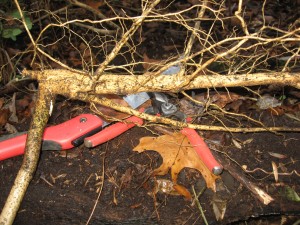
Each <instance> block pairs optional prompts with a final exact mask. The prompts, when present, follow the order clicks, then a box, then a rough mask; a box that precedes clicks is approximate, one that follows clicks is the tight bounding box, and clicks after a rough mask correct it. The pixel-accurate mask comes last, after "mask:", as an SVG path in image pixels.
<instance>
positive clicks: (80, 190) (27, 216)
mask: <svg viewBox="0 0 300 225" xmlns="http://www.w3.org/2000/svg"><path fill="white" fill-rule="evenodd" d="M70 116H73V115H70V114H69V115H64V116H60V117H59V119H57V118H55V119H54V118H53V117H52V118H51V120H50V123H52V124H55V123H58V122H62V121H63V120H66V119H67V118H68V117H70ZM264 118H266V119H272V121H273V122H274V121H276V124H277V125H280V124H286V125H289V126H297V125H298V126H299V122H295V121H293V120H291V119H289V118H287V117H285V116H281V117H271V116H265V117H264ZM55 121H56V122H55ZM27 122H28V121H27ZM297 123H298V124H297ZM24 124H25V126H23V129H26V126H28V125H26V124H28V123H24ZM143 136H153V134H152V133H151V132H150V131H149V130H146V129H144V128H140V127H135V128H133V129H131V130H129V131H127V132H126V133H124V134H122V135H121V136H119V137H117V138H115V139H113V140H112V141H109V142H107V143H105V144H102V145H100V146H98V147H96V148H93V149H88V148H85V147H84V146H80V147H77V148H74V149H72V150H69V151H65V152H55V151H44V152H42V154H41V158H40V161H39V165H38V168H37V171H36V174H35V176H34V178H33V181H32V182H31V184H30V186H29V189H28V191H27V193H26V195H25V198H24V201H23V203H22V205H21V207H20V210H19V212H18V214H17V217H16V220H15V222H14V224H16V225H18V224H22V225H26V224H85V223H86V222H87V221H88V219H89V217H90V216H91V219H90V224H204V221H203V218H202V216H201V212H200V210H199V207H198V206H197V205H196V204H195V203H194V202H191V201H188V200H185V199H184V197H182V196H174V195H169V194H166V193H160V192H158V193H155V192H154V186H155V185H154V183H155V179H159V178H161V177H152V176H151V172H152V171H153V170H154V169H155V168H156V167H158V166H159V165H160V164H161V163H162V158H161V157H160V156H159V154H158V153H157V152H154V151H153V152H151V151H150V152H149V151H147V153H141V154H139V153H137V152H134V151H132V149H133V148H134V146H136V145H137V144H138V142H139V139H140V138H141V137H143ZM203 136H204V137H206V141H207V143H211V142H213V141H216V139H218V138H219V139H220V137H221V138H223V139H224V138H225V139H227V141H226V142H225V145H224V146H221V147H220V146H214V147H212V148H213V149H217V150H218V152H216V151H214V152H213V153H214V154H215V155H216V156H218V157H220V158H222V159H225V161H226V159H227V161H226V162H229V164H231V166H233V167H235V168H237V170H238V171H242V169H241V167H238V166H237V165H236V163H233V161H236V162H237V163H238V164H239V165H240V166H242V165H244V166H245V165H246V166H247V170H248V171H250V172H249V173H242V174H243V176H245V177H246V178H248V179H249V180H250V181H251V182H253V183H255V184H256V185H257V186H258V187H260V188H261V189H263V190H265V191H266V192H267V193H268V194H269V195H271V196H272V197H273V198H274V201H273V202H272V203H270V204H269V205H267V206H266V205H264V204H262V202H260V201H259V200H258V199H257V198H255V197H254V196H253V195H252V194H251V192H250V191H249V190H248V189H247V188H245V186H243V185H241V183H240V182H238V181H237V180H236V179H235V178H233V177H232V176H231V175H230V173H228V171H226V170H225V171H224V172H223V173H222V175H221V178H222V184H223V186H224V187H226V191H225V192H219V193H218V192H217V195H216V194H214V193H213V192H212V191H210V190H208V189H206V190H205V191H204V193H203V194H202V195H201V196H200V197H199V202H200V204H201V206H202V208H203V211H204V214H205V216H206V219H207V221H208V223H209V224H245V223H246V222H245V221H247V224H293V222H295V221H297V217H299V216H300V204H299V203H298V202H295V201H291V200H289V199H288V198H287V197H286V195H285V192H284V190H285V189H284V187H285V186H286V185H288V186H289V187H291V188H293V189H294V190H295V191H296V192H297V193H299V191H300V180H299V174H298V175H297V174H295V170H297V169H298V170H299V152H300V151H299V150H300V147H299V143H300V141H299V139H300V135H299V133H283V134H274V133H270V132H264V133H251V134H233V136H231V135H230V134H225V133H220V132H203ZM233 138H234V139H235V140H237V141H238V142H239V143H245V144H243V145H242V146H241V148H240V146H238V145H237V144H235V145H234V144H233V142H232V139H233ZM247 140H248V141H247ZM245 141H246V142H245ZM225 153H226V154H225ZM272 153H277V154H282V155H284V156H286V157H285V158H282V159H279V158H278V157H274V156H272ZM275 156H276V155H275ZM228 159H230V160H228ZM271 162H275V163H276V165H281V166H282V167H281V168H279V169H278V170H279V172H280V173H283V172H284V173H285V175H279V180H278V181H277V182H276V181H275V179H274V176H273V174H272V171H273V170H272V164H271ZM21 163H22V156H19V157H15V158H11V159H7V160H4V161H1V162H0V170H1V172H0V189H1V195H0V207H2V206H3V205H4V202H5V200H6V197H7V195H8V194H9V190H10V188H11V186H12V184H13V182H14V178H15V176H16V173H17V171H18V169H19V168H20V165H21ZM257 168H260V169H257ZM253 170H254V171H253ZM298 170H297V171H298ZM293 171H294V172H293ZM266 172H268V174H267V173H266ZM103 174H104V177H103V176H102V175H103ZM163 178H166V179H169V178H170V177H169V176H164V177H163ZM179 182H180V183H181V184H182V185H184V186H185V187H187V188H188V189H189V190H190V191H191V193H192V186H193V187H194V189H195V190H196V193H199V192H200V191H201V190H202V189H203V188H204V187H205V182H204V180H203V178H202V177H201V175H200V174H199V173H198V172H197V171H195V170H193V169H188V168H186V169H184V170H183V171H182V172H181V173H180V179H179ZM99 193H100V195H99ZM216 196H217V199H223V200H224V202H225V203H224V204H226V213H225V216H224V219H223V220H221V221H217V220H216V218H215V214H214V212H213V206H212V202H213V201H214V199H216ZM93 209H94V210H93ZM282 222H283V223H282Z"/></svg>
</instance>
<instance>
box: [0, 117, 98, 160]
mask: <svg viewBox="0 0 300 225" xmlns="http://www.w3.org/2000/svg"><path fill="white" fill-rule="evenodd" d="M102 124H103V121H102V120H101V119H100V118H99V117H97V116H95V115H92V114H82V115H79V116H77V117H75V118H73V119H71V120H68V121H66V122H64V123H61V124H58V125H56V126H52V127H48V128H46V129H45V132H44V135H43V146H42V150H66V149H70V148H73V147H74V146H78V145H79V144H82V142H83V138H84V137H86V136H87V135H93V134H95V132H99V131H100V130H101V128H102ZM26 138H27V134H26V133H25V134H22V135H19V136H15V137H13V138H10V139H6V140H4V141H1V142H0V160H4V159H8V158H11V157H14V156H18V155H22V154H24V151H25V144H26Z"/></svg>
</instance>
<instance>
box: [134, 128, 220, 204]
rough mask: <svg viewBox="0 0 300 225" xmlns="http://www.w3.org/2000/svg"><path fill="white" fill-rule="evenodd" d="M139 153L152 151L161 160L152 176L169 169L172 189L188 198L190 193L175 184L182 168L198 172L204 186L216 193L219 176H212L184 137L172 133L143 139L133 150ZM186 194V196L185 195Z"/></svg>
mask: <svg viewBox="0 0 300 225" xmlns="http://www.w3.org/2000/svg"><path fill="white" fill-rule="evenodd" d="M133 150H134V151H137V152H139V153H141V152H144V151H147V150H154V151H157V152H158V153H159V154H160V155H161V157H162V158H163V162H162V164H161V166H160V167H158V168H157V169H155V170H154V171H153V175H165V174H167V173H168V172H169V169H171V177H172V181H173V183H174V188H175V189H176V190H177V191H178V192H179V193H181V194H182V195H184V196H185V197H186V198H190V197H191V196H190V193H189V192H188V191H187V190H186V188H184V187H183V186H181V185H178V184H177V178H178V174H179V173H180V171H181V170H182V169H183V168H193V169H196V170H198V171H199V172H200V173H201V174H202V176H203V178H204V179H205V181H206V186H207V187H208V188H210V189H212V190H213V191H214V192H215V191H216V182H215V181H216V179H220V177H219V176H216V175H214V174H212V173H211V172H210V171H209V169H208V168H207V167H206V166H205V164H204V163H203V162H202V161H201V159H200V158H199V156H198V155H197V153H196V152H195V150H194V148H193V147H192V145H191V144H190V142H189V141H188V139H187V138H186V136H185V135H183V134H181V133H173V134H172V135H162V136H159V137H143V138H141V139H140V143H139V144H138V145H137V146H136V147H135V148H134V149H133ZM186 193H188V194H186Z"/></svg>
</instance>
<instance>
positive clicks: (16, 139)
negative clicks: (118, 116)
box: [0, 92, 149, 161]
mask: <svg viewBox="0 0 300 225" xmlns="http://www.w3.org/2000/svg"><path fill="white" fill-rule="evenodd" d="M148 99H149V96H148V94H147V93H145V92H141V93H138V94H133V95H128V96H126V97H124V100H125V101H126V102H127V103H128V104H129V105H130V106H131V107H132V108H137V107H139V106H140V105H142V104H143V103H145V102H146V101H147V100H148ZM109 124H110V123H107V122H106V121H104V120H102V119H101V118H100V117H98V116H96V115H92V114H81V115H79V116H77V117H75V118H73V119H70V120H68V121H66V122H64V123H61V124H58V125H55V126H51V127H48V128H46V129H45V131H44V134H43V142H42V146H41V149H42V150H68V149H71V148H73V147H77V146H80V145H81V144H83V143H85V145H86V146H88V147H94V146H97V145H99V144H102V143H104V142H106V141H108V140H111V139H113V138H115V137H117V136H118V135H120V134H122V133H124V132H125V131H127V130H128V129H130V128H132V127H133V126H135V125H137V124H139V125H142V124H143V120H142V119H140V118H138V117H134V116H132V117H129V118H127V119H126V120H125V123H124V122H118V123H115V124H113V125H111V126H108V125H109ZM107 126H108V127H107ZM106 127H107V128H106ZM108 128H109V129H108ZM26 139H27V134H26V132H21V133H16V134H11V135H6V136H3V137H0V161H1V160H5V159H8V158H11V157H14V156H18V155H22V154H24V151H25V145H26Z"/></svg>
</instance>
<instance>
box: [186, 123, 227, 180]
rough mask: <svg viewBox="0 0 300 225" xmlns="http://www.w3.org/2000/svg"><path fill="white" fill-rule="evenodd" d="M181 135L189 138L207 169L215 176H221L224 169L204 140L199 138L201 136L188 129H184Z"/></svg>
mask: <svg viewBox="0 0 300 225" xmlns="http://www.w3.org/2000/svg"><path fill="white" fill-rule="evenodd" d="M181 133H182V134H184V135H185V136H187V138H188V139H189V141H190V143H191V144H192V145H193V147H194V149H195V151H196V153H197V154H198V155H199V157H200V158H201V160H202V161H203V163H204V164H205V165H206V166H207V168H208V169H209V170H210V171H211V172H212V173H213V174H215V175H219V174H221V173H222V171H223V167H222V166H221V165H220V164H219V163H218V162H217V161H216V159H215V157H214V156H213V155H212V153H211V151H210V149H209V148H208V146H207V145H206V143H205V142H204V140H203V139H202V138H201V137H200V136H199V134H198V133H197V132H196V131H195V130H194V129H191V128H187V127H186V128H183V129H182V130H181Z"/></svg>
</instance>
